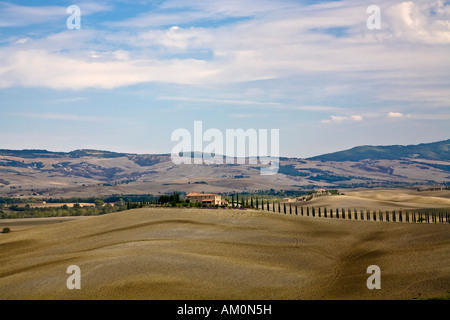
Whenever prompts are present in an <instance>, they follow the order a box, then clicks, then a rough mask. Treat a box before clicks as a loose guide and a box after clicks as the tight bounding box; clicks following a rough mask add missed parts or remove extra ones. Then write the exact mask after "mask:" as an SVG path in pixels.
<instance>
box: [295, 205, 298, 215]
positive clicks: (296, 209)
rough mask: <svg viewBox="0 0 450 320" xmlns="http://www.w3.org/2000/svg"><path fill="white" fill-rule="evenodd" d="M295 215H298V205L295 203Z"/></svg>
mask: <svg viewBox="0 0 450 320" xmlns="http://www.w3.org/2000/svg"><path fill="white" fill-rule="evenodd" d="M295 215H296V216H298V205H297V204H296V205H295Z"/></svg>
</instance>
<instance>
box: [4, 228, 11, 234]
mask: <svg viewBox="0 0 450 320" xmlns="http://www.w3.org/2000/svg"><path fill="white" fill-rule="evenodd" d="M9 232H11V229H9V228H3V233H9Z"/></svg>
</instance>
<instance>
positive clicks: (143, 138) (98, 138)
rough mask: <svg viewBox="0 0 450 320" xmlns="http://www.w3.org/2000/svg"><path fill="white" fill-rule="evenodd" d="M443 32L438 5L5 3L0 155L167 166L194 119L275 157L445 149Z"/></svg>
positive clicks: (381, 0)
mask: <svg viewBox="0 0 450 320" xmlns="http://www.w3.org/2000/svg"><path fill="white" fill-rule="evenodd" d="M70 5H77V6H79V7H80V9H81V28H80V29H78V30H77V29H75V30H69V29H68V28H67V19H68V18H69V16H70V14H67V11H66V10H67V7H69V6H70ZM369 5H377V6H379V7H380V10H381V29H379V30H370V29H368V28H367V25H366V22H367V19H368V17H369V16H370V14H368V13H367V12H366V10H367V7H368V6H369ZM449 21H450V3H449V2H448V1H444V0H424V1H417V0H416V1H399V0H396V1H387V0H374V1H370V2H365V1H356V0H344V1H310V0H303V1H293V0H284V1H268V0H262V1H260V0H258V1H257V0H249V1H237V0H236V1H235V0H230V1H225V2H224V1H206V0H193V1H189V2H187V1H180V0H167V1H139V2H138V3H134V2H133V1H128V0H117V1H103V0H100V1H90V0H85V1H40V2H39V4H36V2H34V1H2V2H0V32H1V34H2V37H0V127H1V129H0V148H4V149H46V150H51V151H66V152H67V151H72V150H76V149H97V150H108V151H114V152H127V153H140V154H156V153H158V154H161V153H169V152H170V150H171V149H172V147H173V146H174V144H175V143H174V142H171V133H172V132H173V131H174V130H176V129H178V128H185V129H187V130H193V124H194V121H197V120H201V121H202V122H203V126H204V129H205V130H206V129H208V128H217V129H219V130H221V131H223V132H225V130H226V129H237V128H242V129H244V130H245V129H249V128H255V129H272V128H277V129H280V155H281V156H286V157H299V158H307V157H311V156H316V155H320V154H324V153H330V152H334V151H339V150H344V149H348V148H352V147H355V146H359V145H395V144H400V145H412V144H419V143H429V142H435V141H441V140H446V139H448V138H449V137H450V126H449V125H448V123H449V121H450V90H449V88H450V58H449V57H450V56H449V52H450V50H449V49H450V24H449Z"/></svg>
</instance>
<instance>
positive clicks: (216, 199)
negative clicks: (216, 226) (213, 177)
mask: <svg viewBox="0 0 450 320" xmlns="http://www.w3.org/2000/svg"><path fill="white" fill-rule="evenodd" d="M186 199H189V201H190V202H201V203H203V204H211V205H216V204H217V205H219V206H220V205H222V204H224V203H225V201H223V200H222V196H220V195H218V194H214V193H199V192H190V193H189V194H187V195H186Z"/></svg>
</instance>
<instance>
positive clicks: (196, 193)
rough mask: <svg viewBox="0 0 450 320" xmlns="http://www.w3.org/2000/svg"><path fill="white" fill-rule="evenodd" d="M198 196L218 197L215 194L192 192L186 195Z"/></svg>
mask: <svg viewBox="0 0 450 320" xmlns="http://www.w3.org/2000/svg"><path fill="white" fill-rule="evenodd" d="M198 196H208V197H215V196H218V195H217V194H214V193H200V192H190V193H189V194H187V195H186V197H198Z"/></svg>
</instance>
